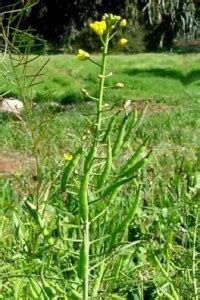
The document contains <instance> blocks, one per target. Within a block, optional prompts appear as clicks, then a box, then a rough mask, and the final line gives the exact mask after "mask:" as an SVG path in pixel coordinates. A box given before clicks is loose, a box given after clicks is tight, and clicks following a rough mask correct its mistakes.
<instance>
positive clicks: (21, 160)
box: [0, 152, 35, 175]
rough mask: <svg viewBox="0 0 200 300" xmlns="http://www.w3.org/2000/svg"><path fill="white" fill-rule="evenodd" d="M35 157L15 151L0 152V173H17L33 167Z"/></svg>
mask: <svg viewBox="0 0 200 300" xmlns="http://www.w3.org/2000/svg"><path fill="white" fill-rule="evenodd" d="M34 166H35V159H34V158H33V157H30V156H27V155H25V154H18V153H15V152H9V153H6V152H4V153H0V174H4V175H9V174H13V175H14V174H17V173H21V172H24V171H31V170H33V169H34Z"/></svg>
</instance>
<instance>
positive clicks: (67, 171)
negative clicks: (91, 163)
mask: <svg viewBox="0 0 200 300" xmlns="http://www.w3.org/2000/svg"><path fill="white" fill-rule="evenodd" d="M81 154H82V148H79V149H78V150H77V151H76V153H75V154H74V156H73V158H72V160H71V161H69V162H68V164H67V165H66V166H65V168H64V171H63V174H62V177H61V191H62V192H63V191H64V190H65V187H66V184H67V182H68V181H69V179H70V177H71V175H72V173H73V172H74V170H75V168H76V166H77V164H78V161H79V159H80V157H81Z"/></svg>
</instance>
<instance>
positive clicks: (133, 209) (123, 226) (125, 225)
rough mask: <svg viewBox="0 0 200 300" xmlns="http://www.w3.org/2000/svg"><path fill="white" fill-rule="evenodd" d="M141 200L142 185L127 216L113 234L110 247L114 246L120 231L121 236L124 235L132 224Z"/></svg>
mask: <svg viewBox="0 0 200 300" xmlns="http://www.w3.org/2000/svg"><path fill="white" fill-rule="evenodd" d="M139 201H140V187H139V189H138V190H137V194H136V197H135V199H134V201H133V204H132V205H131V207H130V209H129V212H128V214H127V216H126V217H125V219H124V220H123V221H122V222H120V223H119V225H118V226H117V228H116V229H115V231H114V232H113V233H112V234H111V238H110V243H109V249H111V248H112V246H113V244H114V243H115V241H116V239H117V235H118V234H119V233H121V236H122V237H123V235H124V233H125V232H126V230H127V228H128V226H129V225H130V223H131V221H132V220H133V218H134V216H135V213H136V211H137V209H138V205H139Z"/></svg>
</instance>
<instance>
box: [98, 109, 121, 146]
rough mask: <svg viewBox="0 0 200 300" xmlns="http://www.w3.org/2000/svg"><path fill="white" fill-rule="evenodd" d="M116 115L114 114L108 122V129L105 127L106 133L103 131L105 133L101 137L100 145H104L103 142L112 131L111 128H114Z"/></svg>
mask: <svg viewBox="0 0 200 300" xmlns="http://www.w3.org/2000/svg"><path fill="white" fill-rule="evenodd" d="M118 113H119V112H118ZM118 113H117V114H115V115H114V116H113V117H112V118H111V120H110V122H109V124H108V127H107V129H106V131H105V133H104V136H103V138H102V143H105V142H106V141H107V139H108V136H109V135H110V133H111V132H112V131H113V128H114V126H115V124H116V120H117V115H118Z"/></svg>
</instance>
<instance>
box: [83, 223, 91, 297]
mask: <svg viewBox="0 0 200 300" xmlns="http://www.w3.org/2000/svg"><path fill="white" fill-rule="evenodd" d="M89 228H90V223H89V220H88V219H87V220H86V221H85V223H84V248H85V252H86V253H87V256H86V271H85V277H84V282H83V285H84V286H83V299H84V300H88V299H89V276H90V271H89V268H90V266H89V250H90V235H89Z"/></svg>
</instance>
